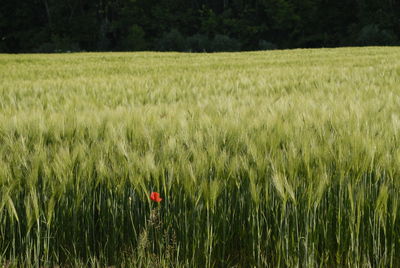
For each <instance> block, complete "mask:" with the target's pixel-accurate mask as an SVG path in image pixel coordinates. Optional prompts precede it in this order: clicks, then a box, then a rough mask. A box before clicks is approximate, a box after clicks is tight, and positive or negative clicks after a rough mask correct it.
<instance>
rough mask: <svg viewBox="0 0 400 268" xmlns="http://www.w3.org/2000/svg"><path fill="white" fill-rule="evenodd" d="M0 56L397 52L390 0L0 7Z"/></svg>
mask: <svg viewBox="0 0 400 268" xmlns="http://www.w3.org/2000/svg"><path fill="white" fill-rule="evenodd" d="M0 1H1V2H2V4H1V5H0V6H1V8H0V52H9V53H16V52H65V51H138V50H158V51H193V52H202V51H208V52H211V51H242V50H266V49H275V48H312V47H336V46H362V45H398V44H399V40H400V16H399V15H400V1H397V0H354V1H348V0H0Z"/></svg>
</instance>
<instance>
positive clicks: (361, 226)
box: [0, 47, 400, 267]
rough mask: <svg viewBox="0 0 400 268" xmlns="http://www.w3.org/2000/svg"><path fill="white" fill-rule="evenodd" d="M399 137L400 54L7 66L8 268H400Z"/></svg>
mask: <svg viewBox="0 0 400 268" xmlns="http://www.w3.org/2000/svg"><path fill="white" fill-rule="evenodd" d="M399 130H400V48H398V47H392V48H388V47H385V48H384V47H369V48H340V49H313V50H286V51H264V52H242V53H216V54H190V53H186V54H185V53H155V52H151V53H150V52H142V53H73V54H51V55H44V54H42V55H41V54H35V55H33V54H31V55H5V54H2V55H0V185H1V186H0V266H1V265H4V266H7V267H55V266H61V267H107V266H112V267H399V266H400V219H399V218H400V209H399V208H398V206H399V205H400V204H399V202H400V147H399V145H400V133H399ZM152 192H158V193H159V194H160V197H161V198H162V201H161V202H153V201H152V200H151V199H150V194H151V193H152Z"/></svg>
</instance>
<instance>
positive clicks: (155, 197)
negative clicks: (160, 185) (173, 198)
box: [150, 192, 162, 203]
mask: <svg viewBox="0 0 400 268" xmlns="http://www.w3.org/2000/svg"><path fill="white" fill-rule="evenodd" d="M150 199H151V200H153V201H154V202H157V203H158V202H161V201H162V198H160V194H159V193H157V192H152V193H151V194H150Z"/></svg>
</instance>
